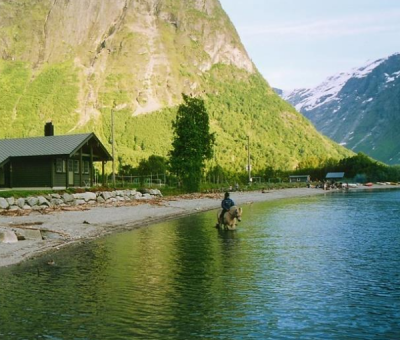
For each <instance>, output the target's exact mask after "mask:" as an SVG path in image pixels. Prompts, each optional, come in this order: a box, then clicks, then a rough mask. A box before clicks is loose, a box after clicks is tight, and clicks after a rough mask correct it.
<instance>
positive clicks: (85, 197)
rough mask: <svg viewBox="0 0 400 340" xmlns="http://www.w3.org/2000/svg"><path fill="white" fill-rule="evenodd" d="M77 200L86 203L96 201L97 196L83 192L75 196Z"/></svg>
mask: <svg viewBox="0 0 400 340" xmlns="http://www.w3.org/2000/svg"><path fill="white" fill-rule="evenodd" d="M73 196H74V198H75V199H79V200H85V201H86V202H88V201H90V200H95V199H96V194H95V193H94V192H83V193H79V194H73Z"/></svg>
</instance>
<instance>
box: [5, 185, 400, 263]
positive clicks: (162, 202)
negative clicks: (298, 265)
mask: <svg viewBox="0 0 400 340" xmlns="http://www.w3.org/2000/svg"><path fill="white" fill-rule="evenodd" d="M399 188H400V186H399V185H395V186H376V185H374V186H373V187H357V188H351V189H350V191H358V190H376V189H399ZM335 192H340V191H338V190H328V191H324V190H322V189H315V188H294V189H279V190H270V191H268V192H265V193H261V192H232V193H231V197H232V199H233V200H234V201H235V203H236V205H238V206H243V205H247V204H252V203H257V202H267V201H274V200H280V199H285V198H299V197H310V196H317V195H324V194H325V195H326V194H332V193H335ZM222 198H223V194H187V195H182V196H179V197H165V198H157V199H153V200H151V201H146V202H144V201H142V202H133V203H128V204H123V205H113V206H101V207H100V206H99V207H85V208H84V209H83V210H78V211H49V212H48V213H46V214H41V213H31V214H30V215H27V216H0V230H21V229H22V230H33V231H35V230H36V231H37V230H38V229H40V230H42V231H45V232H48V234H49V237H48V238H46V239H45V240H40V239H36V240H35V239H33V240H24V241H18V242H16V243H0V268H1V267H7V266H11V265H16V264H19V263H21V262H24V261H26V260H29V259H33V258H37V257H39V256H43V255H45V254H48V253H50V252H53V251H57V250H59V249H61V248H64V247H66V246H69V245H73V244H77V243H81V242H85V241H89V240H92V239H96V238H100V237H104V236H107V235H109V234H112V233H117V232H122V231H129V230H134V229H138V228H142V227H146V226H149V225H152V224H156V223H159V222H163V221H167V220H171V219H177V218H180V217H184V216H188V215H191V214H197V213H201V212H206V211H210V210H217V209H218V208H219V207H220V203H221V200H222ZM50 235H52V236H50Z"/></svg>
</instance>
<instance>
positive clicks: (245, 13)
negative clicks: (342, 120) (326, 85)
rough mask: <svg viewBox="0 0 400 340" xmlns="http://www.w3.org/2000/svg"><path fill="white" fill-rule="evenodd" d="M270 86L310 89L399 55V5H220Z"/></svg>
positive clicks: (292, 0) (314, 1)
mask: <svg viewBox="0 0 400 340" xmlns="http://www.w3.org/2000/svg"><path fill="white" fill-rule="evenodd" d="M220 2H221V5H222V7H223V8H224V10H225V11H226V13H227V14H228V15H229V17H230V19H231V21H232V22H233V24H234V25H235V27H236V30H237V31H238V33H239V35H240V38H241V40H242V43H243V44H244V46H245V48H246V50H247V52H248V54H249V56H250V58H251V59H252V60H253V62H254V63H255V65H256V67H257V68H258V70H259V71H260V72H261V74H262V75H263V76H264V77H265V79H266V80H267V81H268V83H269V84H270V85H271V86H273V87H277V88H280V89H283V90H291V89H295V88H310V87H314V86H317V85H319V84H320V83H321V82H323V81H324V79H325V78H327V77H328V76H331V75H334V74H336V73H339V72H345V71H350V70H351V69H353V68H355V67H359V66H362V65H364V64H365V63H366V62H367V61H373V60H376V59H380V58H384V57H387V56H389V55H391V54H393V53H396V52H400V0H246V1H244V0H220Z"/></svg>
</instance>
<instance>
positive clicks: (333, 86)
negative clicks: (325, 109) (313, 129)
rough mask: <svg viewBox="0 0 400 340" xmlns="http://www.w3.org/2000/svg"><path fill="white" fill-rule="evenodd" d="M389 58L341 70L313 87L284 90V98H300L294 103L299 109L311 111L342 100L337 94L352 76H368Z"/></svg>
mask: <svg viewBox="0 0 400 340" xmlns="http://www.w3.org/2000/svg"><path fill="white" fill-rule="evenodd" d="M388 58H389V57H387V58H382V59H378V60H375V61H372V62H371V61H369V62H367V63H366V64H365V65H364V66H362V67H359V68H354V69H352V70H351V71H350V72H341V73H339V74H336V75H334V76H331V77H328V78H326V79H325V81H324V82H322V83H321V84H320V85H318V86H317V87H315V88H313V89H297V90H293V91H282V98H283V99H285V100H287V101H289V102H293V101H294V99H295V98H298V100H296V102H297V103H296V104H295V105H294V106H295V108H296V110H298V111H302V110H305V111H310V110H313V109H315V108H317V107H320V106H322V105H325V104H327V103H329V102H332V101H340V99H339V98H338V97H337V95H338V93H339V92H340V91H341V90H342V88H343V87H344V85H346V83H347V82H348V81H349V79H350V78H364V77H366V76H368V74H370V73H371V72H372V71H373V70H374V69H375V68H377V67H378V66H379V65H380V64H382V63H383V62H384V61H385V60H387V59H388ZM392 76H393V75H392ZM389 79H391V78H388V80H389ZM387 82H388V81H387Z"/></svg>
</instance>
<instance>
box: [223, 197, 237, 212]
mask: <svg viewBox="0 0 400 340" xmlns="http://www.w3.org/2000/svg"><path fill="white" fill-rule="evenodd" d="M234 205H235V202H233V201H232V200H231V199H230V198H225V199H223V200H222V202H221V207H222V209H223V210H224V212H226V211H228V210H229V209H230V208H231V207H233V206H234Z"/></svg>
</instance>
